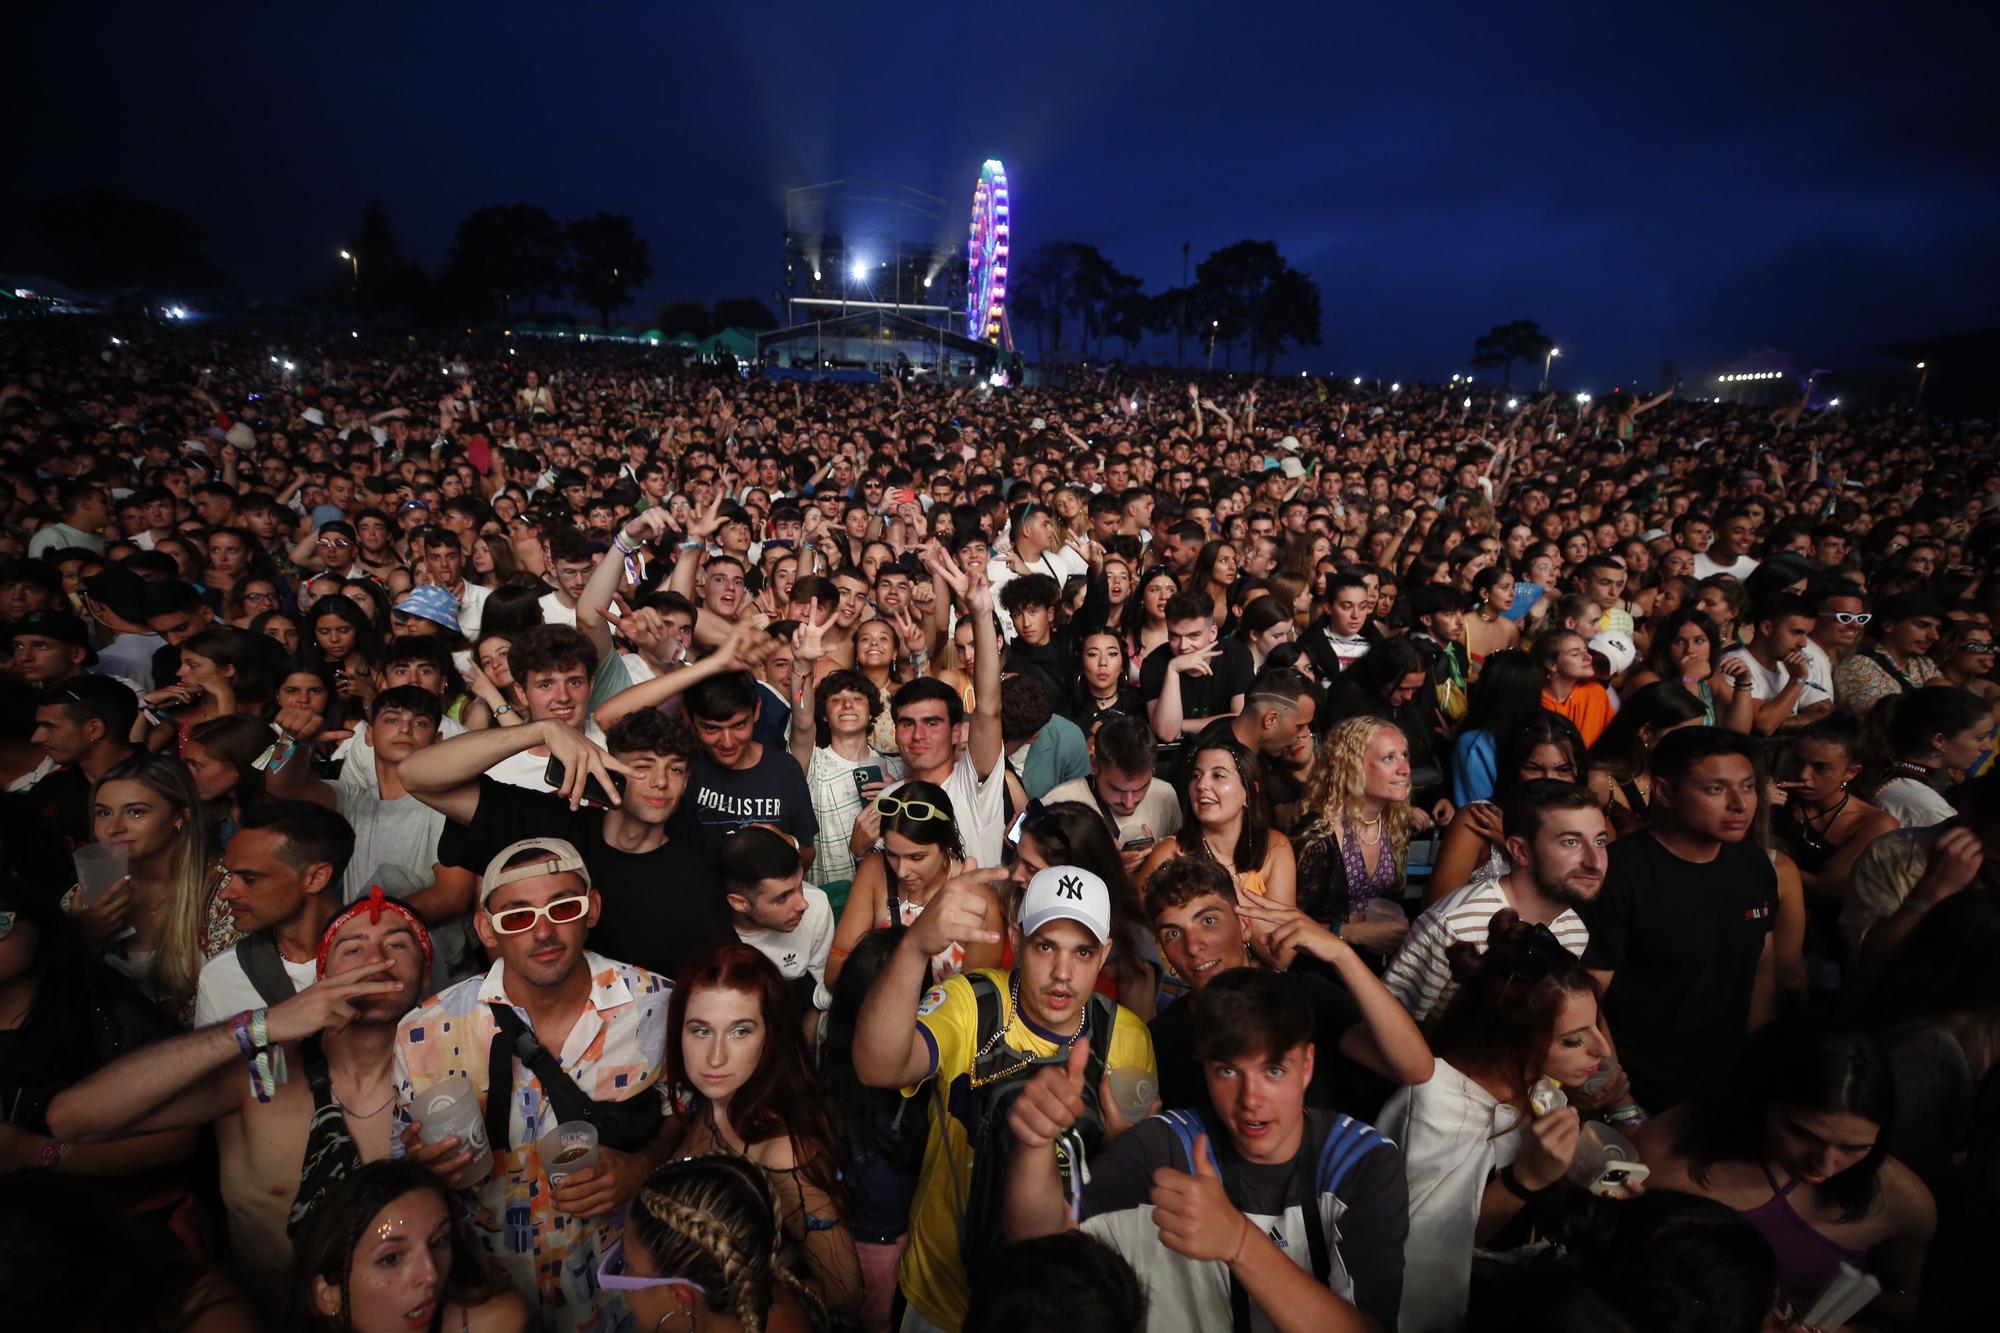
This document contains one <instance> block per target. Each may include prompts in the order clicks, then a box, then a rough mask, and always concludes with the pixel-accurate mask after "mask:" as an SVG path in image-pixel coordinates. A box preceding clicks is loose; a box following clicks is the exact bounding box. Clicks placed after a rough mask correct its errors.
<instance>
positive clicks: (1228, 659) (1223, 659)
mask: <svg viewBox="0 0 2000 1333" xmlns="http://www.w3.org/2000/svg"><path fill="white" fill-rule="evenodd" d="M1216 643H1217V645H1218V646H1220V647H1221V649H1222V651H1221V652H1220V653H1219V654H1217V655H1216V656H1215V657H1213V658H1211V659H1209V664H1208V666H1209V674H1208V675H1206V676H1197V675H1193V674H1191V673H1187V672H1183V673H1182V674H1181V716H1182V717H1183V718H1190V717H1223V716H1226V715H1228V714H1230V713H1232V712H1234V711H1235V710H1234V709H1232V708H1231V707H1230V706H1229V705H1230V701H1231V700H1232V699H1234V698H1236V696H1237V695H1239V694H1248V693H1249V692H1250V678H1251V677H1252V676H1254V675H1256V674H1257V673H1256V672H1255V671H1254V670H1252V669H1251V665H1250V650H1249V649H1248V648H1245V647H1244V646H1243V645H1242V644H1241V643H1238V642H1237V641H1236V640H1235V639H1218V640H1216ZM1173 658H1174V652H1173V648H1172V646H1171V645H1169V644H1164V643H1163V644H1161V645H1160V646H1159V647H1157V648H1155V649H1154V650H1153V651H1152V652H1150V653H1147V654H1146V660H1145V661H1144V662H1142V663H1140V665H1139V697H1140V698H1142V699H1144V700H1145V701H1146V702H1147V703H1148V704H1150V703H1152V702H1153V700H1155V699H1157V698H1159V697H1160V691H1161V690H1163V689H1165V688H1166V685H1167V663H1168V662H1171V661H1172V660H1173Z"/></svg>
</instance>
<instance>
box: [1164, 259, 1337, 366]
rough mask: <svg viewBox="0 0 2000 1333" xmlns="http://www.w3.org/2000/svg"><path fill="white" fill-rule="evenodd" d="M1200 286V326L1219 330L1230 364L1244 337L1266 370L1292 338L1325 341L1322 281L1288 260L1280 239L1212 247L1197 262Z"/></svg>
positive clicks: (1312, 342) (1301, 341)
mask: <svg viewBox="0 0 2000 1333" xmlns="http://www.w3.org/2000/svg"><path fill="white" fill-rule="evenodd" d="M1194 285H1195V291H1194V295H1195V297H1196V302H1195V304H1196V306H1197V312H1196V315H1197V317H1196V320H1195V327H1196V328H1197V329H1200V328H1204V327H1207V328H1210V329H1212V330H1213V335H1212V336H1213V337H1215V338H1216V339H1217V340H1218V341H1220V342H1221V343H1222V346H1223V365H1225V366H1227V365H1229V364H1230V361H1231V359H1233V356H1234V351H1235V343H1236V339H1237V338H1239V337H1246V338H1247V339H1248V341H1249V349H1250V360H1251V364H1252V365H1253V366H1254V365H1255V364H1256V362H1257V361H1258V360H1259V358H1261V359H1262V360H1263V363H1264V372H1265V373H1266V374H1269V373H1270V371H1271V367H1272V364H1273V363H1274V362H1276V360H1277V359H1278V357H1279V356H1280V355H1281V354H1282V353H1283V352H1284V351H1285V347H1286V344H1287V343H1294V344H1297V345H1298V346H1301V347H1317V346H1319V343H1320V331H1319V321H1320V304H1319V285H1318V284H1317V283H1315V282H1314V281H1313V280H1312V279H1311V278H1309V277H1307V276H1306V275H1305V274H1303V273H1301V272H1299V271H1298V270H1297V269H1295V268H1293V267H1292V266H1291V265H1290V264H1288V263H1286V262H1285V257H1284V256H1283V255H1281V254H1279V253H1278V246H1277V243H1276V242H1275V241H1237V242H1236V243H1235V244H1233V245H1227V246H1224V247H1223V248H1222V249H1220V250H1216V251H1213V252H1211V253H1210V254H1209V256H1208V258H1206V259H1204V260H1202V261H1201V263H1199V264H1197V265H1196V266H1195V283H1194Z"/></svg>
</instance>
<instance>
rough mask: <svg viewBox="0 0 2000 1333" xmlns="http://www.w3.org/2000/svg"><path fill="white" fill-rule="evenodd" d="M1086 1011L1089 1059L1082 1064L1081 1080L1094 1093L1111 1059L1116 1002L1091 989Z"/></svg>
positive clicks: (1116, 1019)
mask: <svg viewBox="0 0 2000 1333" xmlns="http://www.w3.org/2000/svg"><path fill="white" fill-rule="evenodd" d="M1088 1012H1089V1015H1090V1023H1089V1026H1088V1027H1087V1028H1086V1029H1085V1035H1086V1037H1088V1039H1089V1041H1090V1059H1089V1060H1087V1061H1086V1062H1085V1063H1084V1066H1083V1082H1084V1086H1085V1087H1086V1088H1088V1089H1090V1090H1091V1092H1093V1093H1095V1092H1096V1091H1097V1089H1098V1087H1099V1086H1100V1085H1101V1084H1102V1083H1103V1082H1104V1069H1105V1066H1106V1065H1108V1064H1109V1063H1110V1061H1111V1038H1112V1034H1113V1033H1115V1032H1116V1031H1117V1030H1118V1002H1117V1001H1115V1000H1113V999H1112V998H1111V997H1110V996H1108V995H1105V994H1103V993H1102V992H1099V991H1093V992H1091V996H1090V1007H1089V1010H1088Z"/></svg>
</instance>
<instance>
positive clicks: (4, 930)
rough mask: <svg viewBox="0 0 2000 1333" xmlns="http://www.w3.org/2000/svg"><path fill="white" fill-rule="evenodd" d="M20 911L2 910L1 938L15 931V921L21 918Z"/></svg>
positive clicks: (0, 917) (0, 922)
mask: <svg viewBox="0 0 2000 1333" xmlns="http://www.w3.org/2000/svg"><path fill="white" fill-rule="evenodd" d="M20 917H21V914H20V913H19V912H0V940H4V939H6V938H7V937H8V936H9V935H11V934H13V933H14V923H15V922H16V921H18V920H20Z"/></svg>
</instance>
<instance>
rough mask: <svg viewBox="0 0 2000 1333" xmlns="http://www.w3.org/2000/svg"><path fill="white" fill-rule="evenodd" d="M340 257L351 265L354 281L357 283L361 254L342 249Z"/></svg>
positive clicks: (359, 278) (359, 279) (359, 276)
mask: <svg viewBox="0 0 2000 1333" xmlns="http://www.w3.org/2000/svg"><path fill="white" fill-rule="evenodd" d="M340 257H341V258H342V259H345V260H346V261H347V262H348V263H349V264H350V265H352V266H353V268H354V281H355V282H356V283H359V282H360V281H361V256H359V255H357V254H354V253H352V252H350V251H347V250H342V251H341V252H340Z"/></svg>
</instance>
